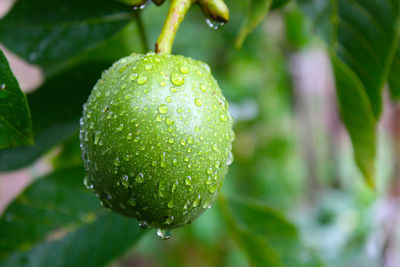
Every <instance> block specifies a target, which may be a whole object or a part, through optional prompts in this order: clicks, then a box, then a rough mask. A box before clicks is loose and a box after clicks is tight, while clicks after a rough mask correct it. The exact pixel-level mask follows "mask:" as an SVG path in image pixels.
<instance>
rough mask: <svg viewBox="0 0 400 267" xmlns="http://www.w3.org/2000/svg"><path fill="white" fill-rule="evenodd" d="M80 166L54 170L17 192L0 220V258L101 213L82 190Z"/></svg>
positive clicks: (87, 220) (67, 229)
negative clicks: (22, 190)
mask: <svg viewBox="0 0 400 267" xmlns="http://www.w3.org/2000/svg"><path fill="white" fill-rule="evenodd" d="M84 176H85V172H84V170H83V167H81V166H79V167H74V168H69V169H62V170H58V171H55V172H54V173H51V174H49V175H46V176H44V177H42V178H39V179H38V180H37V181H36V182H34V183H33V184H31V185H30V186H29V187H28V188H27V189H26V190H25V191H24V192H23V193H21V194H20V195H19V196H18V197H17V198H16V199H15V200H14V201H13V202H12V203H11V204H10V205H9V206H8V208H7V209H6V210H5V212H4V213H3V215H2V217H1V218H0V258H4V257H6V256H8V255H9V254H10V253H11V252H13V251H16V250H26V249H29V248H30V247H31V246H32V245H34V244H35V243H36V242H41V241H43V240H44V239H45V238H46V237H47V238H49V237H50V236H51V234H54V233H55V231H57V230H58V231H59V232H62V231H65V232H68V231H70V230H71V229H74V228H76V227H78V226H79V225H82V224H87V223H90V222H93V221H94V220H95V219H96V217H97V216H98V214H100V213H104V210H103V209H101V207H100V205H99V201H98V200H97V199H96V197H95V195H94V194H92V193H90V192H89V191H88V190H86V189H85V187H84V185H83V178H84ZM0 265H1V264H0Z"/></svg>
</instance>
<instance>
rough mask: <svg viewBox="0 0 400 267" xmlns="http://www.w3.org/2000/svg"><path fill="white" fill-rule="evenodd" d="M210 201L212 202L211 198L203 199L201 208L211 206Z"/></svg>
mask: <svg viewBox="0 0 400 267" xmlns="http://www.w3.org/2000/svg"><path fill="white" fill-rule="evenodd" d="M211 202H212V200H211V198H207V200H206V201H204V204H203V206H202V208H203V209H209V208H211Z"/></svg>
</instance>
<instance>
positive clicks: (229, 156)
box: [226, 151, 233, 165]
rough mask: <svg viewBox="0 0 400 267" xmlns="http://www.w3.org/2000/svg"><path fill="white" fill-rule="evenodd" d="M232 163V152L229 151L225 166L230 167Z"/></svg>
mask: <svg viewBox="0 0 400 267" xmlns="http://www.w3.org/2000/svg"><path fill="white" fill-rule="evenodd" d="M232 162H233V154H232V151H229V153H228V158H227V159H226V164H227V165H231V164H232Z"/></svg>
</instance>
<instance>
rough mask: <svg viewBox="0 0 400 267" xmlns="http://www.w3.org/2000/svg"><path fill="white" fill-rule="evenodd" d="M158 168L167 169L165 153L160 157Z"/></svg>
mask: <svg viewBox="0 0 400 267" xmlns="http://www.w3.org/2000/svg"><path fill="white" fill-rule="evenodd" d="M160 166H161V168H165V167H167V163H166V162H165V152H163V153H162V154H161V155H160Z"/></svg>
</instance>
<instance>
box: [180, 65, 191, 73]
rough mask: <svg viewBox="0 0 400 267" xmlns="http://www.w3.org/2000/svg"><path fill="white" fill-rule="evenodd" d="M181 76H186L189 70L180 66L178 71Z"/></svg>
mask: <svg viewBox="0 0 400 267" xmlns="http://www.w3.org/2000/svg"><path fill="white" fill-rule="evenodd" d="M179 70H180V71H181V72H182V73H183V74H187V73H188V72H189V69H188V67H187V66H182V67H180V69H179Z"/></svg>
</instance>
